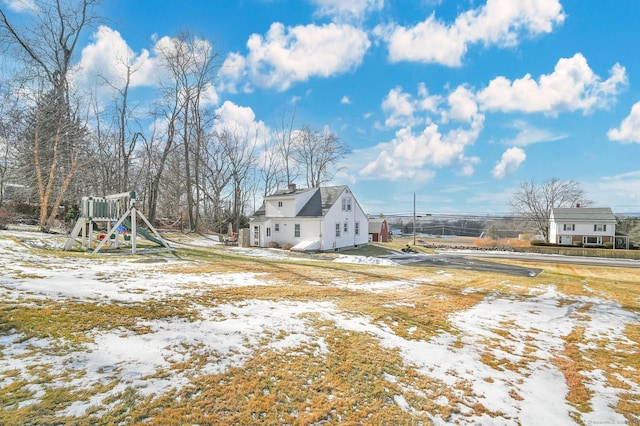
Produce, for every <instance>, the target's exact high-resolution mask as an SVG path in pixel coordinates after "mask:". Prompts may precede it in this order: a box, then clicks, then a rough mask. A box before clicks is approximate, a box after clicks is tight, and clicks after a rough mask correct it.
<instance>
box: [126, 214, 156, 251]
mask: <svg viewBox="0 0 640 426" xmlns="http://www.w3.org/2000/svg"><path fill="white" fill-rule="evenodd" d="M122 224H123V225H124V226H126V227H127V228H128V229H131V222H130V221H129V219H125V220H124V222H122ZM136 232H137V233H138V234H140V235H142V236H143V237H145V238H146V239H147V240H149V241H151V242H154V243H156V244H159V245H161V246H163V245H164V244H162V241H160V240H159V239H157V238H156V237H154V236H153V235H151V234H150V233H149V231H147V230H146V229H144V228H140V227H139V226H136Z"/></svg>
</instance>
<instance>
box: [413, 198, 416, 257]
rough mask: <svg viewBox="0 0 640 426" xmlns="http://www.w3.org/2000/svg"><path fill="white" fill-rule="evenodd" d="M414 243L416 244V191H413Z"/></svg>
mask: <svg viewBox="0 0 640 426" xmlns="http://www.w3.org/2000/svg"><path fill="white" fill-rule="evenodd" d="M413 245H414V246H415V245H416V193H415V192H414V193H413Z"/></svg>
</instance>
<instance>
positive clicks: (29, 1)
mask: <svg viewBox="0 0 640 426" xmlns="http://www.w3.org/2000/svg"><path fill="white" fill-rule="evenodd" d="M4 3H6V4H7V7H8V8H9V9H10V10H12V11H14V12H16V13H23V12H37V11H38V6H36V4H35V2H34V1H33V0H5V1H4Z"/></svg>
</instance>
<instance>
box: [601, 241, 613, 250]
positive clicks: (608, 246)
mask: <svg viewBox="0 0 640 426" xmlns="http://www.w3.org/2000/svg"><path fill="white" fill-rule="evenodd" d="M603 246H604V248H606V249H612V248H613V243H612V242H610V241H608V242H606V243H604V244H603Z"/></svg>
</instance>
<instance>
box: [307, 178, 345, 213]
mask: <svg viewBox="0 0 640 426" xmlns="http://www.w3.org/2000/svg"><path fill="white" fill-rule="evenodd" d="M346 188H347V187H346V185H341V186H327V187H324V188H319V190H318V191H316V193H315V194H313V195H312V196H311V199H309V201H308V202H307V204H305V205H304V207H302V208H301V209H300V211H299V212H298V215H297V216H303V217H318V216H324V215H326V214H327V212H328V211H329V209H330V208H331V207H332V206H333V205H334V204H335V203H336V201H338V198H339V197H340V194H342V192H343V191H344V190H345V189H346Z"/></svg>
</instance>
